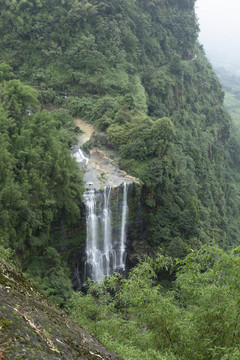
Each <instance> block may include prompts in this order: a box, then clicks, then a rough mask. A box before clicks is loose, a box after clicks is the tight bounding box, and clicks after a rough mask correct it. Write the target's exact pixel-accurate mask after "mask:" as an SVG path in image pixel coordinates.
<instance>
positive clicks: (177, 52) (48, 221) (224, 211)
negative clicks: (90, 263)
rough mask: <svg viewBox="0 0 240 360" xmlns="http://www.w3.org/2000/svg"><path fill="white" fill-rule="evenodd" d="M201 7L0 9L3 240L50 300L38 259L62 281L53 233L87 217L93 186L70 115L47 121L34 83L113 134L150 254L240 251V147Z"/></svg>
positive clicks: (164, 1) (42, 3) (137, 0)
mask: <svg viewBox="0 0 240 360" xmlns="http://www.w3.org/2000/svg"><path fill="white" fill-rule="evenodd" d="M194 5H195V0H151V1H150V0H148V1H146V0H145V1H142V0H123V1H118V0H101V1H99V0H65V1H52V0H36V1H28V0H27V1H25V0H24V1H23V0H14V1H13V0H0V6H1V21H0V32H1V37H0V81H1V94H0V95H1V96H0V100H1V104H0V105H1V108H2V109H1V113H0V118H1V122H0V126H1V134H0V136H1V143H0V146H1V153H0V156H1V160H0V167H1V172H0V177H1V180H0V187H1V205H0V206H1V215H0V216H1V239H2V240H3V242H4V244H5V245H6V244H7V245H10V246H11V247H12V249H13V250H15V251H16V252H17V253H18V255H20V257H21V259H22V261H23V264H24V270H26V271H28V270H29V273H30V274H32V275H34V276H35V278H38V279H45V280H44V281H43V286H42V287H43V288H44V289H45V290H46V291H48V290H47V289H46V288H45V285H46V283H47V278H48V277H49V276H50V277H51V274H49V273H48V272H46V270H45V269H44V268H43V267H41V266H40V265H39V262H40V259H42V260H41V261H42V262H41V263H43V261H44V259H46V263H50V264H53V265H52V266H53V267H54V266H55V267H56V269H59V271H58V272H59V274H60V273H61V271H64V270H62V267H61V261H60V258H59V255H58V253H57V252H56V251H55V249H54V248H53V247H52V243H51V241H50V230H51V228H52V226H53V224H55V225H56V224H59V222H60V221H62V222H63V221H64V222H65V224H67V225H71V223H72V222H74V221H76V219H77V218H79V207H80V198H81V196H80V195H81V191H82V185H81V180H80V179H79V174H77V172H76V168H75V163H74V161H73V159H71V157H70V155H69V147H70V146H71V144H72V141H73V140H72V139H73V138H72V119H71V117H70V115H69V113H68V112H66V111H65V112H62V111H56V112H53V113H51V114H49V113H47V112H44V111H42V112H37V110H38V108H39V103H38V101H37V95H36V92H34V91H33V89H32V88H29V87H28V86H26V85H25V84H26V83H27V84H31V85H34V86H35V87H36V86H39V89H42V91H41V92H39V93H38V98H39V99H40V100H41V102H42V104H49V103H52V104H54V105H55V106H59V105H61V106H63V107H65V108H66V109H68V110H69V112H70V114H71V115H72V116H81V117H82V118H83V119H85V120H86V121H89V122H91V123H93V124H94V125H95V126H96V128H97V129H98V130H99V131H104V132H105V133H106V134H107V139H108V142H109V145H110V146H111V147H112V148H114V149H115V150H116V151H117V153H118V161H119V164H120V165H121V167H122V168H124V169H125V170H126V171H128V172H129V173H130V174H132V175H134V176H137V177H138V178H139V179H140V181H141V184H142V191H141V199H140V200H141V206H142V219H143V224H142V225H143V226H142V230H143V231H142V233H141V235H142V237H143V240H145V241H146V242H148V244H149V245H150V247H151V248H158V247H159V246H161V248H163V250H164V253H165V254H167V255H169V256H172V257H181V258H183V257H184V256H185V255H186V253H187V251H188V247H189V246H191V248H193V249H194V250H195V249H198V248H200V246H201V244H202V243H206V242H209V241H210V240H212V239H213V238H215V239H216V241H217V242H218V243H219V244H220V245H221V246H222V247H228V246H231V245H232V244H237V243H238V242H239V236H240V228H239V211H240V203H239V201H240V196H239V191H240V189H239V185H238V184H239V166H238V165H239V164H240V160H239V156H238V153H239V151H238V150H239V143H240V142H239V140H238V139H237V137H231V136H230V118H229V116H228V114H227V113H226V111H225V110H224V108H223V97H224V95H223V92H222V89H221V86H220V84H219V81H218V79H217V77H216V75H215V74H214V73H213V71H212V68H211V65H210V64H209V63H208V62H207V60H206V59H205V57H204V54H203V51H202V49H201V47H199V45H198V44H197V42H196V40H197V31H198V24H197V21H196V16H195V12H194ZM13 77H14V78H13ZM20 80H21V81H22V82H20ZM65 93H67V94H68V97H67V99H63V97H62V95H63V94H65ZM26 110H28V112H29V111H32V114H31V115H28V114H27V112H26ZM55 239H56V237H55ZM56 243H57V241H55V245H54V246H55V247H57V245H56ZM4 251H6V250H4ZM7 255H8V254H7ZM51 268H52V267H49V269H51ZM49 271H50V270H49ZM60 277H61V276H60ZM54 282H55V278H54V280H53V281H52V283H53V284H54ZM46 286H47V285H46ZM50 287H51V288H54V285H51V284H50ZM60 288H61V282H60V285H59V289H60Z"/></svg>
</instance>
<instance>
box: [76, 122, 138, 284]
mask: <svg viewBox="0 0 240 360" xmlns="http://www.w3.org/2000/svg"><path fill="white" fill-rule="evenodd" d="M75 124H76V126H77V127H78V129H79V130H78V132H79V135H78V144H77V145H76V146H75V147H74V148H73V149H72V156H74V157H75V158H76V160H77V163H78V168H79V169H80V170H81V169H84V182H85V187H86V190H85V193H84V195H83V198H84V203H85V207H86V229H87V236H86V248H85V249H81V250H80V251H79V256H78V260H77V264H76V267H75V272H74V276H73V285H74V288H75V289H81V288H82V287H83V286H84V284H85V282H86V280H87V278H90V279H92V280H94V281H100V280H102V279H103V277H104V276H105V275H111V274H113V273H114V272H116V271H119V272H123V273H124V272H125V271H127V270H128V265H127V264H128V263H129V258H128V255H127V252H128V247H129V246H128V245H129V244H128V242H127V238H128V236H127V232H128V225H129V224H130V221H129V215H130V214H129V211H128V203H129V205H130V203H131V195H133V193H134V187H135V186H137V187H139V185H140V183H139V180H138V179H136V178H134V177H132V176H130V175H128V174H127V173H126V172H125V171H122V170H120V169H119V167H118V165H117V161H116V158H117V154H116V152H115V151H114V150H113V149H111V147H110V146H109V144H108V142H107V137H106V134H103V133H97V132H95V131H94V128H93V127H92V126H91V125H89V124H87V123H85V122H84V121H83V120H79V119H76V120H75ZM84 144H85V147H84ZM88 145H89V146H88ZM84 148H88V155H87V154H85V153H84V151H83V149H84ZM89 148H90V150H89ZM129 195H130V196H129ZM135 210H136V204H135V205H134V206H132V208H131V215H130V218H131V223H133V222H134V217H135V215H133V214H134V213H135ZM132 215H133V216H132ZM130 247H131V245H130Z"/></svg>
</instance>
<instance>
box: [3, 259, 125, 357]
mask: <svg viewBox="0 0 240 360" xmlns="http://www.w3.org/2000/svg"><path fill="white" fill-rule="evenodd" d="M0 358H1V359H9V360H13V359H14V360H17V359H19V360H20V359H26V360H28V359H29V360H30V359H34V360H101V359H104V360H121V358H120V357H119V356H117V355H115V354H113V353H112V352H110V351H108V350H107V349H106V348H105V347H104V346H103V345H102V344H101V343H99V342H98V341H97V340H96V339H94V338H93V337H92V336H91V335H90V334H89V333H88V332H87V331H86V330H84V329H82V328H81V327H80V326H79V325H78V324H76V323H75V322H74V321H73V320H72V319H70V318H69V317H68V316H67V315H66V314H65V313H64V312H63V311H62V310H60V309H59V308H57V307H56V306H54V305H53V304H51V303H50V302H49V301H48V300H46V299H45V298H44V297H43V296H42V295H41V294H40V293H39V292H38V291H37V290H36V289H35V288H34V286H32V284H31V283H30V282H29V281H28V280H26V279H25V278H24V277H23V276H22V275H21V274H20V273H19V272H17V271H16V270H15V269H14V268H13V267H11V266H10V265H9V264H7V263H6V262H5V261H4V260H3V259H1V258H0Z"/></svg>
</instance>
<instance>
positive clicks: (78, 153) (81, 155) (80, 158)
mask: <svg viewBox="0 0 240 360" xmlns="http://www.w3.org/2000/svg"><path fill="white" fill-rule="evenodd" d="M72 156H73V157H75V159H76V160H77V162H78V163H81V164H84V165H85V166H87V164H88V158H87V157H86V156H85V155H84V153H83V152H82V150H81V149H80V148H78V150H77V151H76V152H75V153H74V154H72Z"/></svg>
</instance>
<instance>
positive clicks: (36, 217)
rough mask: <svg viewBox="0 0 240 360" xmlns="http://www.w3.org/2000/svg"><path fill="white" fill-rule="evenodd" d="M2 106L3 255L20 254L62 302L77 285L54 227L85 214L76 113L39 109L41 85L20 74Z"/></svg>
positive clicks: (0, 87)
mask: <svg viewBox="0 0 240 360" xmlns="http://www.w3.org/2000/svg"><path fill="white" fill-rule="evenodd" d="M0 106H1V109H0V129H1V133H0V136H1V142H0V146H1V150H0V170H1V171H0V200H1V201H0V204H1V205H0V223H1V227H0V239H1V242H0V251H1V255H2V256H3V257H4V258H6V260H8V261H9V260H11V259H12V258H14V256H15V258H16V255H17V256H19V257H20V258H21V260H22V268H23V271H26V273H27V274H28V275H29V276H30V277H31V278H32V279H34V282H35V281H37V282H39V284H41V288H42V289H43V290H44V289H45V288H46V291H47V293H48V295H49V291H50V294H52V293H54V294H55V295H56V297H55V301H57V302H58V303H59V304H62V303H63V302H64V299H66V297H69V295H70V293H71V291H72V290H71V284H70V281H69V279H68V272H67V271H66V269H65V267H66V266H65V267H64V266H63V265H62V264H61V259H60V256H59V254H58V253H57V252H56V250H55V249H53V248H51V243H50V231H51V226H52V224H53V223H54V222H59V221H60V220H61V219H62V221H64V223H65V226H66V227H69V226H73V225H74V223H77V221H78V219H79V216H80V205H81V203H80V201H81V192H82V180H81V176H80V174H79V172H78V171H77V169H76V162H75V161H74V160H73V159H72V157H71V155H70V148H69V147H70V146H71V144H72V143H73V142H74V131H73V130H74V126H73V119H72V118H71V116H70V115H69V114H68V113H67V112H65V111H54V112H52V113H51V114H49V113H48V112H46V111H41V112H39V111H38V109H39V107H40V104H39V102H38V100H37V93H36V91H35V90H33V89H32V88H30V87H29V86H27V85H24V84H23V83H21V82H20V80H16V79H13V80H9V81H6V80H3V81H2V82H1V84H0ZM26 110H29V111H30V110H31V113H30V115H29V113H28V112H27V111H26ZM9 247H10V248H9ZM10 249H12V250H10ZM15 254H16V255H15ZM47 289H48V290H47Z"/></svg>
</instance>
